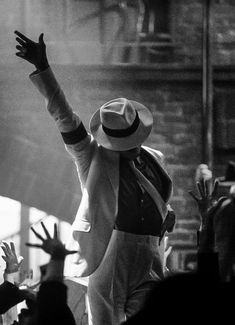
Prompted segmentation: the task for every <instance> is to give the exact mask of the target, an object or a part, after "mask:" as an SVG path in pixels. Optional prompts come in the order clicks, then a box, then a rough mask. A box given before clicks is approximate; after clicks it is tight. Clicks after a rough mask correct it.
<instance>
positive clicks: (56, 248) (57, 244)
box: [26, 222, 77, 260]
mask: <svg viewBox="0 0 235 325" xmlns="http://www.w3.org/2000/svg"><path fill="white" fill-rule="evenodd" d="M41 226H42V228H43V230H44V233H45V235H46V238H43V237H42V236H41V235H40V234H39V233H38V232H37V231H36V230H35V229H34V228H33V227H31V230H32V231H33V233H34V234H35V236H36V237H37V238H38V239H40V240H41V241H42V244H32V243H26V246H29V247H35V248H41V249H42V250H43V251H44V252H45V253H48V254H50V255H51V258H52V259H54V260H64V259H65V257H66V256H67V255H70V254H74V253H77V251H69V250H67V249H66V248H65V245H64V244H63V243H62V242H61V241H60V239H59V238H58V231H57V225H56V224H54V234H53V237H51V236H50V234H49V232H48V230H47V228H46V227H45V225H44V223H43V222H41Z"/></svg>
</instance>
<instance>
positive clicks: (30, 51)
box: [15, 31, 49, 71]
mask: <svg viewBox="0 0 235 325" xmlns="http://www.w3.org/2000/svg"><path fill="white" fill-rule="evenodd" d="M15 34H16V35H17V36H18V37H16V41H17V42H18V43H19V45H17V46H16V49H17V50H19V52H17V53H16V55H17V56H19V57H20V58H22V59H24V60H26V61H28V62H30V63H32V64H33V65H34V66H35V67H36V69H37V70H39V71H43V70H45V69H47V68H48V67H49V64H48V60H47V54H46V45H45V43H44V41H43V34H41V35H40V36H39V39H38V43H37V42H34V41H32V40H31V39H29V38H27V37H26V36H25V35H23V34H21V33H20V32H18V31H15Z"/></svg>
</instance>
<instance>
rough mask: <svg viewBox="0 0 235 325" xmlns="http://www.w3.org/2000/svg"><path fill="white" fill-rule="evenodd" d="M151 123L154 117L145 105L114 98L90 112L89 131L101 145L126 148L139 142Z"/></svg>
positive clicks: (147, 133)
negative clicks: (92, 112)
mask: <svg viewBox="0 0 235 325" xmlns="http://www.w3.org/2000/svg"><path fill="white" fill-rule="evenodd" d="M152 125H153V116H152V113H151V112H150V111H149V110H148V109H147V107H145V106H144V105H142V104H140V103H138V102H136V101H133V100H128V99H126V98H116V99H113V100H111V101H109V102H107V103H105V104H104V105H102V106H101V107H100V108H99V109H98V110H97V111H96V112H95V113H94V114H93V115H92V117H91V120H90V131H91V134H92V135H93V137H94V138H95V139H96V141H97V142H98V143H99V144H100V145H102V146H103V147H105V148H107V149H110V150H115V151H125V150H130V149H133V148H135V147H137V146H139V145H141V144H142V143H143V142H144V141H145V140H146V139H147V137H148V136H149V134H150V132H151V129H152Z"/></svg>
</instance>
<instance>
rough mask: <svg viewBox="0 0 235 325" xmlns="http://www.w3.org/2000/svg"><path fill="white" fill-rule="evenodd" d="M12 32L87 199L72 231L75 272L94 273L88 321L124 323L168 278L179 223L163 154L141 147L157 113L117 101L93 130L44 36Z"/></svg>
mask: <svg viewBox="0 0 235 325" xmlns="http://www.w3.org/2000/svg"><path fill="white" fill-rule="evenodd" d="M15 33H16V35H17V36H18V37H17V38H16V40H17V41H18V42H19V45H17V46H16V48H17V49H18V50H19V52H17V53H16V55H17V56H19V57H21V58H23V59H25V60H27V61H29V62H30V63H32V64H33V65H34V66H35V67H36V69H37V70H36V72H34V73H33V74H32V75H31V76H30V79H31V81H32V82H33V83H34V85H35V86H36V87H37V88H38V89H39V91H40V92H41V94H42V95H43V96H44V97H45V98H46V100H47V108H48V111H49V113H50V114H51V115H52V117H53V118H54V120H55V122H56V124H57V127H58V128H59V130H60V132H61V134H62V137H63V140H64V142H65V145H66V148H67V150H68V151H69V153H70V154H71V155H72V156H73V157H74V159H75V163H76V166H77V170H78V175H79V180H80V183H81V189H82V199H81V202H80V206H79V209H78V212H77V215H76V218H75V221H74V223H73V225H72V229H73V237H74V239H75V240H76V241H77V242H78V254H79V260H78V271H77V272H78V273H77V275H78V276H82V277H83V276H89V284H88V291H87V294H88V302H89V306H88V307H89V309H88V312H89V323H90V324H99V325H101V324H102V325H104V324H107V325H111V324H120V323H121V322H123V321H124V320H125V319H126V318H128V317H130V316H131V315H133V314H135V313H136V312H137V311H138V310H139V309H140V308H141V307H142V305H143V303H144V301H145V300H146V297H147V295H148V293H149V291H150V290H151V288H152V285H153V283H154V282H155V281H156V280H158V279H160V278H162V277H163V273H164V270H163V267H162V263H163V255H164V247H163V244H164V238H163V236H164V233H165V231H166V230H169V231H172V228H173V225H174V221H175V220H174V219H175V218H174V213H173V212H172V211H171V212H169V211H168V210H169V207H168V206H167V202H168V200H169V198H170V195H171V192H172V182H171V179H170V177H169V176H168V174H167V173H166V171H165V169H164V168H163V167H162V158H163V156H162V154H161V153H160V152H159V151H156V150H153V149H150V148H147V147H142V146H141V145H142V143H143V142H144V141H145V140H146V139H147V137H148V135H149V133H150V131H151V128H152V124H153V118H152V115H151V113H150V111H149V110H148V109H147V108H146V107H145V106H144V105H142V104H140V103H138V102H135V101H130V100H127V99H125V98H117V99H114V100H111V101H110V102H108V103H105V104H104V105H103V106H102V107H101V108H100V109H98V110H97V111H96V112H95V113H94V114H93V116H92V118H91V120H90V133H88V132H87V131H86V130H85V128H84V126H83V123H82V122H81V120H80V118H79V117H78V116H77V115H76V114H75V113H74V112H73V111H72V109H71V108H70V106H69V104H68V103H67V101H66V99H65V96H64V93H63V92H62V90H61V89H60V86H59V84H58V83H57V81H56V79H55V77H54V74H53V73H52V71H51V68H50V67H49V64H48V61H47V56H46V47H45V44H44V41H43V34H41V35H40V36H39V42H38V43H35V42H33V41H32V40H30V39H28V38H27V37H25V36H24V35H22V34H21V33H19V32H15ZM162 238H163V240H161V239H162ZM160 244H161V245H160Z"/></svg>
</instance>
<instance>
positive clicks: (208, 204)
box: [189, 179, 218, 229]
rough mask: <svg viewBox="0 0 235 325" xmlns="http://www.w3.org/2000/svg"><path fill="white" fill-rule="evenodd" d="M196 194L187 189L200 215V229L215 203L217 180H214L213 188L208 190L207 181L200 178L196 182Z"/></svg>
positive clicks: (206, 220)
mask: <svg viewBox="0 0 235 325" xmlns="http://www.w3.org/2000/svg"><path fill="white" fill-rule="evenodd" d="M196 185H197V190H198V195H197V194H195V193H194V192H193V191H189V194H190V195H191V196H192V198H193V199H194V200H195V201H196V203H197V206H198V210H199V213H200V216H201V225H200V229H202V228H204V227H205V226H206V224H207V222H208V221H209V220H208V212H209V210H210V209H211V208H212V207H214V206H215V205H216V204H217V198H216V196H217V190H218V181H217V180H216V181H215V182H214V185H213V188H212V190H211V191H210V187H209V182H208V181H206V180H204V179H201V180H200V181H199V182H197V183H196Z"/></svg>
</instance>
